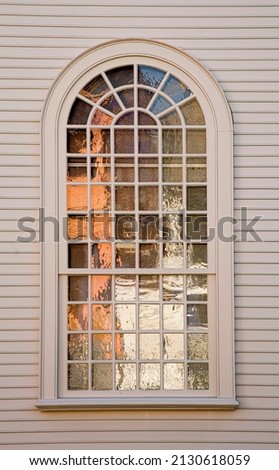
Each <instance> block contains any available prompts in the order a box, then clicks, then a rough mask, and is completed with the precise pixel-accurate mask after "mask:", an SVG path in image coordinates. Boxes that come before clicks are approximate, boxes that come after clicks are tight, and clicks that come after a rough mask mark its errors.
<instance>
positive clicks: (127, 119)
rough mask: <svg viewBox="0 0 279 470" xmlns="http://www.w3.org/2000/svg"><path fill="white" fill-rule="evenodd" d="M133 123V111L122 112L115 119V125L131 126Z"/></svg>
mask: <svg viewBox="0 0 279 470" xmlns="http://www.w3.org/2000/svg"><path fill="white" fill-rule="evenodd" d="M133 124H134V111H130V112H129V113H125V114H123V115H122V116H121V117H120V118H119V119H117V121H116V123H115V125H116V126H125V125H126V126H132V125H133Z"/></svg>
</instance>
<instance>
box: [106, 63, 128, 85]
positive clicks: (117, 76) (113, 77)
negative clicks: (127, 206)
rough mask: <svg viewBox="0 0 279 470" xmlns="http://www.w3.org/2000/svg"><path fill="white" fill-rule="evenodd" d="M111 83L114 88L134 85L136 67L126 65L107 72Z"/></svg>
mask: <svg viewBox="0 0 279 470" xmlns="http://www.w3.org/2000/svg"><path fill="white" fill-rule="evenodd" d="M106 74H107V77H108V79H109V81H110V82H111V83H112V85H113V87H114V88H117V87H119V86H122V85H131V84H132V83H134V67H133V65H125V66H123V67H117V68H115V69H112V70H109V71H108V72H106Z"/></svg>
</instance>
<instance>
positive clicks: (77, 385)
mask: <svg viewBox="0 0 279 470" xmlns="http://www.w3.org/2000/svg"><path fill="white" fill-rule="evenodd" d="M87 389H88V364H68V390H87Z"/></svg>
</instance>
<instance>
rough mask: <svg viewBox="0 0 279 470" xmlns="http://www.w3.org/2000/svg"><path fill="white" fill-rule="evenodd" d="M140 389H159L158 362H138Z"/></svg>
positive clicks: (159, 372) (159, 370) (159, 371)
mask: <svg viewBox="0 0 279 470" xmlns="http://www.w3.org/2000/svg"><path fill="white" fill-rule="evenodd" d="M139 373H140V389H141V390H159V389H160V383H161V380H160V374H161V367H160V364H156V363H155V364H154V363H151V364H150V363H142V364H140V369H139Z"/></svg>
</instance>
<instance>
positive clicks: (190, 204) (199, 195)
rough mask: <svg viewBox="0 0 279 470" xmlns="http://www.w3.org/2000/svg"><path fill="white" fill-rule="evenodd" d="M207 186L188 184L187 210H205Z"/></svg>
mask: <svg viewBox="0 0 279 470" xmlns="http://www.w3.org/2000/svg"><path fill="white" fill-rule="evenodd" d="M206 209H207V188H206V186H188V188H187V210H188V211H206Z"/></svg>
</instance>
